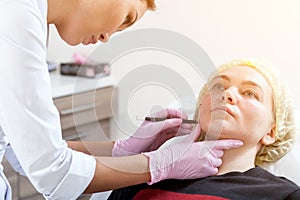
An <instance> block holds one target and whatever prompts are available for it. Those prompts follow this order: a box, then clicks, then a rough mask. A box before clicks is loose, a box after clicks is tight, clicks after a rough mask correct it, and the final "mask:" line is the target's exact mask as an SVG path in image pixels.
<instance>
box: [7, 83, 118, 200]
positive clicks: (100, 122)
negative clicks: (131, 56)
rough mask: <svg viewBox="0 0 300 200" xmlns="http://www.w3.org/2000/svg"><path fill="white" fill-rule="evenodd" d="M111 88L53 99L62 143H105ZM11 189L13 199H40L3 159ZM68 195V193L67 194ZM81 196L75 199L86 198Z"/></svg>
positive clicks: (110, 110)
mask: <svg viewBox="0 0 300 200" xmlns="http://www.w3.org/2000/svg"><path fill="white" fill-rule="evenodd" d="M114 89H115V88H114V87H113V86H107V87H104V88H99V89H96V90H91V91H85V92H81V93H77V94H74V95H68V96H63V97H57V98H54V99H53V100H54V104H55V105H56V107H57V109H58V111H59V113H60V117H61V126H62V134H63V138H64V139H65V140H82V141H109V121H110V118H111V116H112V106H114V105H113V104H112V102H113V101H112V95H113V93H114V92H115V90H114ZM3 165H4V173H5V174H6V176H7V178H8V180H9V182H10V184H11V186H12V189H13V199H14V200H20V199H24V200H25V199H28V200H29V199H30V200H39V199H44V198H43V196H42V195H40V194H38V193H37V192H36V190H35V189H34V188H33V186H32V185H31V183H30V182H29V181H28V179H27V178H26V177H23V176H20V175H18V174H17V173H16V172H14V171H13V170H12V168H11V167H10V165H9V164H8V163H7V161H6V160H4V161H3ZM70 192H71V191H70ZM88 198H89V195H82V197H80V198H79V199H88Z"/></svg>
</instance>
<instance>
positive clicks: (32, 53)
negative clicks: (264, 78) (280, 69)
mask: <svg viewBox="0 0 300 200" xmlns="http://www.w3.org/2000/svg"><path fill="white" fill-rule="evenodd" d="M154 7H155V5H154V2H153V0H110V1H107V0H90V1H86V0H64V1H61V0H31V1H28V0H0V52H1V55H0V58H1V73H0V91H1V94H2V96H1V98H0V126H1V128H2V130H3V131H1V133H0V140H1V145H0V160H2V157H3V154H4V151H5V149H6V147H7V145H8V144H10V146H11V148H12V149H13V150H14V152H15V154H16V158H18V161H19V163H20V164H21V166H22V168H23V170H24V173H25V174H26V175H27V177H28V178H29V180H30V181H31V183H32V184H33V185H34V187H35V188H36V189H37V190H38V191H39V192H40V193H42V194H44V196H45V198H47V199H76V198H77V197H78V196H79V195H80V194H82V193H92V192H98V191H104V190H110V189H115V188H120V187H124V186H129V185H134V184H138V183H143V182H152V183H154V182H157V181H160V180H162V179H167V178H181V179H183V178H193V177H202V176H206V175H210V174H213V173H216V171H217V167H218V166H219V165H220V164H221V160H220V158H219V157H214V156H210V157H203V156H199V155H198V154H194V156H190V155H191V154H192V153H188V152H187V154H183V155H182V157H180V158H179V159H177V160H176V161H174V162H173V160H172V155H173V154H175V153H178V151H180V148H178V146H176V145H174V147H171V148H169V149H168V151H155V150H156V149H157V148H158V147H159V146H160V145H161V144H162V143H164V142H165V140H166V139H167V138H170V137H173V136H174V135H175V134H176V132H177V131H174V128H175V129H178V127H179V126H180V124H181V118H185V115H184V114H182V113H180V112H178V111H174V110H164V112H163V114H162V115H163V117H166V118H177V119H168V120H166V121H165V122H164V123H163V124H162V123H151V122H150V123H143V124H142V126H147V130H148V132H147V136H149V138H147V139H146V140H145V139H144V140H143V142H141V140H140V139H139V138H140V136H141V135H144V134H145V132H143V130H145V129H143V128H140V129H138V130H137V132H135V133H134V134H133V136H132V137H130V138H128V140H124V141H116V142H114V143H109V144H106V147H107V148H106V149H107V150H106V151H105V152H103V153H102V156H99V157H97V159H95V157H94V156H91V155H87V154H86V152H85V149H84V148H82V146H81V143H70V147H71V148H73V149H76V150H77V151H74V150H71V148H70V147H68V144H67V142H66V141H64V140H63V139H62V136H61V127H60V119H59V114H58V112H57V109H56V107H55V106H54V104H53V101H52V96H51V85H50V78H49V73H48V69H47V63H46V54H47V40H48V25H49V24H54V25H55V27H56V28H57V30H58V33H59V34H60V36H61V38H62V39H63V40H64V41H65V42H67V43H68V44H70V45H77V44H80V43H82V44H85V45H87V44H90V43H93V44H94V43H96V42H97V41H99V40H100V41H101V42H106V41H107V40H108V39H109V37H110V35H112V34H113V33H114V32H116V31H122V30H124V29H126V28H127V27H129V26H131V25H132V24H134V23H135V22H136V21H137V20H139V19H140V18H141V17H142V16H143V14H144V13H145V12H146V10H148V9H154ZM168 130H173V132H172V133H171V134H168V137H165V136H166V134H167V133H169V132H170V131H168ZM193 139H194V136H193V134H192V135H191V139H190V140H189V141H186V142H190V143H191V147H193V148H191V149H190V150H187V151H199V152H200V149H201V147H202V145H203V143H198V142H197V143H196V142H194V141H193ZM153 143H156V144H157V145H156V146H153V145H152V146H151V144H153ZM132 145H133V147H132ZM237 145H239V143H237V144H236V142H235V141H226V142H224V143H222V144H221V143H220V145H219V146H218V145H217V146H216V147H215V149H213V150H212V152H213V151H214V150H216V151H220V150H221V151H222V149H224V148H231V147H234V146H237ZM132 149H133V151H132ZM79 151H82V152H79ZM128 151H129V152H130V153H129V154H128ZM145 151H155V152H157V153H153V154H151V155H153V156H150V157H149V156H145V155H143V154H140V153H141V152H145ZM84 152H85V153H84ZM124 152H126V153H124ZM179 153H180V152H179ZM112 154H113V156H125V157H122V158H115V157H109V156H111V155H112ZM134 154H136V155H134ZM129 155H132V156H129ZM103 156H108V157H103ZM165 160H169V161H171V162H173V163H174V164H173V165H170V166H168V167H166V168H164V170H160V168H159V166H162V165H163V164H164V162H165ZM103 162H105V163H106V164H105V165H104V164H103ZM193 163H195V164H193ZM199 163H202V164H203V166H204V167H203V168H202V169H201V170H199V167H198V166H199ZM179 166H180V167H185V170H184V171H182V170H181V168H180V167H179ZM116 169H118V170H116ZM179 172H180V173H179ZM10 190H11V189H10V186H9V184H8V183H7V180H6V178H5V176H4V174H3V172H2V168H1V172H0V191H1V193H0V198H1V197H2V199H10V198H11V196H10V195H11V192H10ZM70 191H71V192H70Z"/></svg>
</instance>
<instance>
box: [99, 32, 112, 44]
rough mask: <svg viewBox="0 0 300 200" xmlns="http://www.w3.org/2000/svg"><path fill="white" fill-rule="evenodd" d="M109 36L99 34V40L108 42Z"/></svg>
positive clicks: (107, 34)
mask: <svg viewBox="0 0 300 200" xmlns="http://www.w3.org/2000/svg"><path fill="white" fill-rule="evenodd" d="M109 37H110V34H109V33H101V35H100V37H99V40H100V41H101V42H107V41H108V40H109Z"/></svg>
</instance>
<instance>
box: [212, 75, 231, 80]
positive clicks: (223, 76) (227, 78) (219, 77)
mask: <svg viewBox="0 0 300 200" xmlns="http://www.w3.org/2000/svg"><path fill="white" fill-rule="evenodd" d="M216 79H225V80H227V81H230V78H229V76H226V75H219V76H216V77H214V78H213V79H212V80H211V81H214V80H216Z"/></svg>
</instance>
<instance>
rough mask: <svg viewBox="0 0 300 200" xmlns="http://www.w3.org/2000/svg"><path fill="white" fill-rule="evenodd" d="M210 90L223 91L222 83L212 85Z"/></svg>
mask: <svg viewBox="0 0 300 200" xmlns="http://www.w3.org/2000/svg"><path fill="white" fill-rule="evenodd" d="M212 90H214V91H224V90H225V86H224V84H223V83H216V84H214V85H213V87H212Z"/></svg>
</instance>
